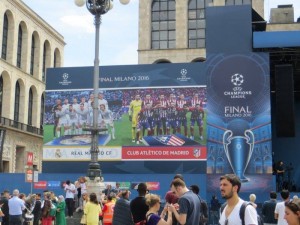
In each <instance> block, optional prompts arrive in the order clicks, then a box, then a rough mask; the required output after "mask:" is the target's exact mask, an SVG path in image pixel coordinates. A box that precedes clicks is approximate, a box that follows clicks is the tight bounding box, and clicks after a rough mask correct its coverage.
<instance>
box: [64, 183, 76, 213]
mask: <svg viewBox="0 0 300 225" xmlns="http://www.w3.org/2000/svg"><path fill="white" fill-rule="evenodd" d="M64 190H65V192H66V199H65V201H66V205H67V209H68V210H67V212H68V214H67V215H68V216H67V217H71V218H72V217H73V210H74V197H75V192H76V188H75V185H74V184H72V183H71V181H69V180H67V181H66V185H65V188H64Z"/></svg>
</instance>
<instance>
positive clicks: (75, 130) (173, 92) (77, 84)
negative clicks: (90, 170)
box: [43, 63, 207, 172]
mask: <svg viewBox="0 0 300 225" xmlns="http://www.w3.org/2000/svg"><path fill="white" fill-rule="evenodd" d="M204 74H205V72H204V66H203V64H202V63H193V64H157V65H132V66H106V67H100V77H99V87H100V89H99V93H98V96H95V94H94V90H93V67H78V68H53V69H48V70H47V82H46V89H47V90H46V101H45V102H46V107H45V124H44V149H43V161H44V162H72V161H74V162H83V161H89V160H90V145H91V140H92V139H91V135H90V134H89V132H88V131H86V128H89V127H91V126H92V125H93V108H92V107H93V102H94V99H95V98H98V108H99V115H98V120H97V124H98V126H99V127H100V128H103V131H101V132H100V133H99V137H98V146H99V154H98V158H99V160H101V161H102V162H103V161H104V162H105V161H107V162H125V161H127V162H134V161H135V162H136V161H174V163H175V164H176V163H177V164H178V163H179V164H182V163H183V161H187V162H188V161H195V162H199V161H202V163H200V164H202V165H200V164H199V165H197V164H195V165H196V168H199V167H201V168H205V166H206V139H207V135H206V118H207V115H206V106H207V88H206V85H205V84H206V79H205V78H206V77H205V75H204ZM203 163H204V165H203ZM150 164H151V162H150ZM154 164H155V163H154ZM111 165H114V164H111ZM198 171H199V170H198ZM204 172H205V171H204Z"/></svg>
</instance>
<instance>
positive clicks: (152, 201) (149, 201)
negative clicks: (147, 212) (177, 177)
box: [145, 194, 160, 208]
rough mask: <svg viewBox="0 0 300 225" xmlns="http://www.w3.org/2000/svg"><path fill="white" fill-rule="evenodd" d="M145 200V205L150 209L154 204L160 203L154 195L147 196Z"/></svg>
mask: <svg viewBox="0 0 300 225" xmlns="http://www.w3.org/2000/svg"><path fill="white" fill-rule="evenodd" d="M145 198H146V205H147V206H149V208H150V207H152V206H154V205H155V204H156V203H158V202H160V197H159V196H158V195H156V194H147V195H146V196H145Z"/></svg>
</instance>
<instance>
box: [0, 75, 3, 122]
mask: <svg viewBox="0 0 300 225" xmlns="http://www.w3.org/2000/svg"><path fill="white" fill-rule="evenodd" d="M2 104H3V78H2V76H1V77H0V117H1V116H2Z"/></svg>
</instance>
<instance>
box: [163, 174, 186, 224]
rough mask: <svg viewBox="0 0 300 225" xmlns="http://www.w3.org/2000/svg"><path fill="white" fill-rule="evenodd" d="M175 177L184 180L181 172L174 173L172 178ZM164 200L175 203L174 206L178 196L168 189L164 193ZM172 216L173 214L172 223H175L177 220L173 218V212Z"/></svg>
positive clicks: (176, 203)
mask: <svg viewBox="0 0 300 225" xmlns="http://www.w3.org/2000/svg"><path fill="white" fill-rule="evenodd" d="M176 178H179V179H181V180H183V181H184V178H183V176H182V174H180V173H178V174H176V175H175V176H174V177H173V180H174V179H176ZM165 200H166V203H168V204H173V205H176V206H177V205H178V197H177V196H176V195H175V194H174V193H173V191H172V190H169V191H168V192H167V193H166V195H165ZM172 216H173V219H172V225H177V220H176V218H175V215H174V213H173V214H172Z"/></svg>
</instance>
